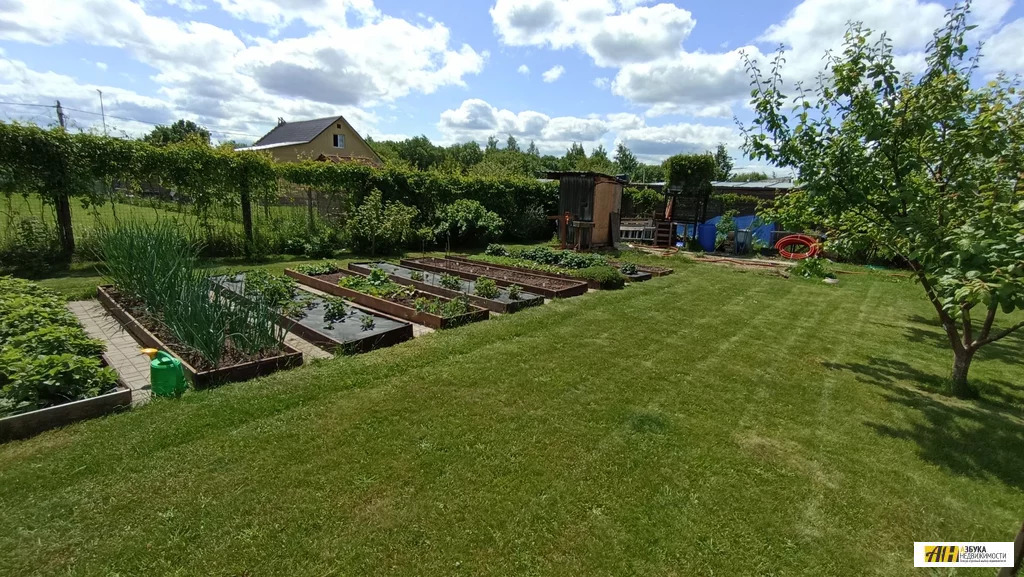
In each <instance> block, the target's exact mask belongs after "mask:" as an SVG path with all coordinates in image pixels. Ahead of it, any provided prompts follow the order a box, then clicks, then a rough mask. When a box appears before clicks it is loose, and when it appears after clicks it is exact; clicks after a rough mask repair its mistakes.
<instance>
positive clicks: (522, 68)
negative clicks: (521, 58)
mask: <svg viewBox="0 0 1024 577" xmlns="http://www.w3.org/2000/svg"><path fill="white" fill-rule="evenodd" d="M516 72H518V73H520V74H522V75H524V76H525V75H527V74H529V73H530V67H529V66H527V65H525V64H520V65H519V68H517V69H516Z"/></svg>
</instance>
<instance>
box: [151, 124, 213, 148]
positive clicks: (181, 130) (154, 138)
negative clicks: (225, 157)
mask: <svg viewBox="0 0 1024 577" xmlns="http://www.w3.org/2000/svg"><path fill="white" fill-rule="evenodd" d="M193 139H194V140H197V141H199V142H202V143H204V144H207V145H209V144H210V131H209V130H207V129H205V128H203V127H202V126H199V125H198V124H196V123H195V122H192V121H191V120H185V119H181V120H178V121H176V122H174V124H171V125H168V126H165V125H163V124H158V125H157V126H156V128H154V129H153V130H152V131H151V132H150V133H149V134H147V135H146V136H143V137H142V140H144V141H146V142H148V143H150V144H153V145H156V146H166V145H168V144H173V143H177V142H185V141H186V140H193Z"/></svg>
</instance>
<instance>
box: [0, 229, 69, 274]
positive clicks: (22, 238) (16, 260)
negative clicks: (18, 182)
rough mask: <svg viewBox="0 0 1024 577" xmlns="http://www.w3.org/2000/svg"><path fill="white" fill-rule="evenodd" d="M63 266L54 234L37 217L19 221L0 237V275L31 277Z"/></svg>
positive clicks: (63, 262) (57, 239)
mask: <svg viewBox="0 0 1024 577" xmlns="http://www.w3.org/2000/svg"><path fill="white" fill-rule="evenodd" d="M66 266H67V258H66V257H65V256H64V254H63V253H62V251H61V248H60V240H59V238H58V237H57V233H56V232H55V231H54V230H51V229H49V228H48V227H47V226H46V225H45V224H43V222H42V221H40V220H39V219H38V218H35V217H28V218H22V219H20V220H19V221H18V222H17V223H16V224H15V225H14V226H13V227H11V230H8V231H6V234H4V236H2V237H0V274H16V275H18V276H24V277H30V278H31V277H37V276H41V275H44V274H46V273H49V272H52V271H53V270H56V269H61V268H64V267H66Z"/></svg>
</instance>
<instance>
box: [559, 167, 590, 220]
mask: <svg viewBox="0 0 1024 577" xmlns="http://www.w3.org/2000/svg"><path fill="white" fill-rule="evenodd" d="M558 208H559V210H558V214H559V215H562V214H565V213H567V212H568V213H569V214H570V215H571V216H572V218H573V220H590V221H592V220H594V178H593V177H590V176H563V177H562V178H561V180H560V181H559V206H558Z"/></svg>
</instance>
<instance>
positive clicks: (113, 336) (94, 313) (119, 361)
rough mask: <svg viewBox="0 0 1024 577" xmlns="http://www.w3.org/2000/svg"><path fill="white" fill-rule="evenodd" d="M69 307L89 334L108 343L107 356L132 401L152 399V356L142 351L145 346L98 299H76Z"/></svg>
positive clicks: (135, 402)
mask: <svg viewBox="0 0 1024 577" xmlns="http://www.w3.org/2000/svg"><path fill="white" fill-rule="evenodd" d="M68 308H69V309H71V312H72V313H74V314H75V316H76V317H78V321H79V322H80V323H82V328H84V329H85V332H86V333H88V334H89V336H90V337H92V338H94V339H99V340H101V341H104V342H106V343H107V352H106V354H105V355H104V356H105V357H106V358H107V362H108V363H110V366H112V367H113V368H114V370H116V371H117V372H118V374H120V375H121V380H123V381H124V383H125V384H126V385H128V387H129V388H130V389H131V390H132V404H133V405H137V404H141V403H145V402H147V401H149V396H150V393H149V357H147V356H146V355H144V354H142V353H141V352H140V351H141V350H142V347H141V346H139V343H137V342H135V338H134V337H132V336H131V335H130V334H128V332H127V331H125V330H123V329H122V328H121V325H120V324H118V322H117V320H116V319H114V317H112V316H110V315H109V314H107V311H106V310H104V308H103V305H101V304H100V303H99V302H98V301H73V302H69V303H68Z"/></svg>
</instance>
